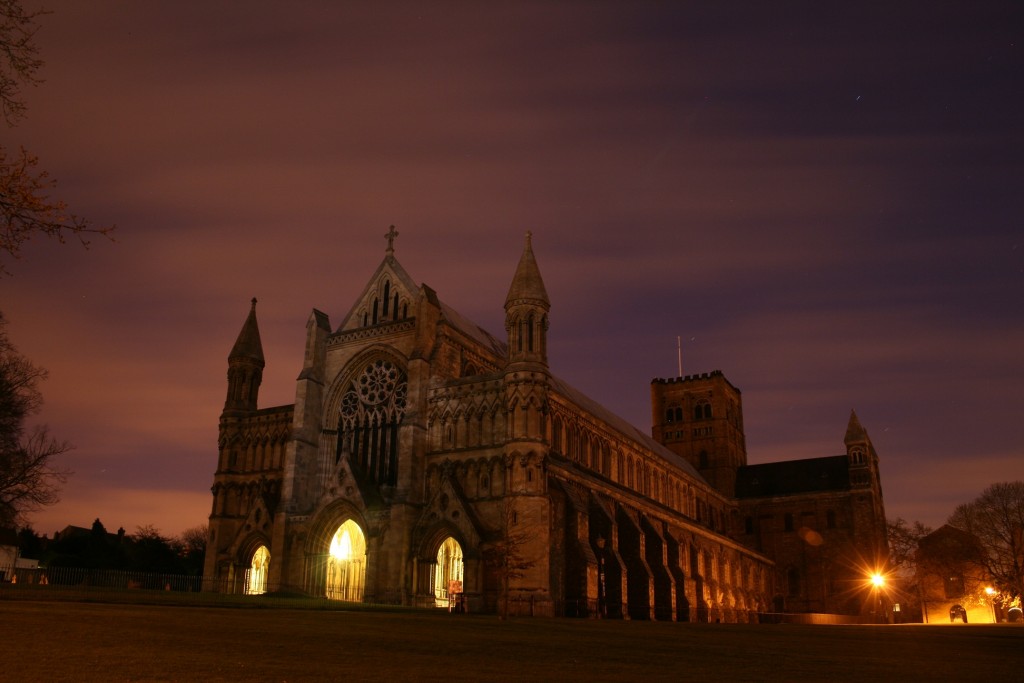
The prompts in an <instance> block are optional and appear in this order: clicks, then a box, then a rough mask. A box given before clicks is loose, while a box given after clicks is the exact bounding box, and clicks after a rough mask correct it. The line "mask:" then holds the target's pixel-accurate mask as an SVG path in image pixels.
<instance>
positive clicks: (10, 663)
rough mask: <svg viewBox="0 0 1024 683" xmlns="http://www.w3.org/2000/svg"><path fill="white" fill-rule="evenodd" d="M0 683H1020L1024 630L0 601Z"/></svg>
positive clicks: (1023, 653) (1023, 667)
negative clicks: (699, 682) (506, 618)
mask: <svg viewBox="0 0 1024 683" xmlns="http://www.w3.org/2000/svg"><path fill="white" fill-rule="evenodd" d="M0 680H3V681H11V682H13V681H79V682H83V683H85V682H89V681H253V682H255V681H689V680H703V681H765V680H771V681H951V682H957V683H958V682H962V681H987V682H992V683H996V682H1001V681H1022V680H1024V626H1011V625H980V624H979V625H974V624H971V625H956V626H950V625H935V626H922V625H902V626H807V625H787V624H780V625H729V624H669V623H650V622H635V621H634V622H622V621H603V622H601V621H585V620H569V619H558V620H544V619H513V620H510V621H500V620H499V619H497V618H496V617H493V616H474V615H448V614H446V613H433V612H374V611H353V612H345V611H316V610H296V609H238V608H216V607H177V606H153V605H111V604H90V603H69V602H22V601H4V600H0Z"/></svg>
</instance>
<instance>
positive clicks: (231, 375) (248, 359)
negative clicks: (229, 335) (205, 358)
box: [224, 297, 266, 411]
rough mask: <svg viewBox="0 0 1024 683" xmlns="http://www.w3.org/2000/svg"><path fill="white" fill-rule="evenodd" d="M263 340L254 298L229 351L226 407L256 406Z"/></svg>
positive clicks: (247, 407)
mask: <svg viewBox="0 0 1024 683" xmlns="http://www.w3.org/2000/svg"><path fill="white" fill-rule="evenodd" d="M265 365H266V362H265V361H264V359H263V343H262V342H261V341H260V328H259V325H258V324H257V323H256V299H255V297H254V298H253V300H252V308H250V309H249V316H248V317H247V318H246V319H245V322H244V323H243V324H242V330H241V332H239V333H238V339H236V340H235V345H234V346H232V347H231V353H229V354H228V395H227V399H225V401H224V410H225V411H252V410H256V399H257V397H258V395H259V390H260V384H261V383H262V382H263V367H264V366H265Z"/></svg>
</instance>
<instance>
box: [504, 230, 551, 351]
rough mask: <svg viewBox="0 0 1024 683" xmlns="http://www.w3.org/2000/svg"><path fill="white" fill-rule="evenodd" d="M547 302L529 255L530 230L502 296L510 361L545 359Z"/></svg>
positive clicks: (546, 295) (530, 245) (531, 256)
mask: <svg viewBox="0 0 1024 683" xmlns="http://www.w3.org/2000/svg"><path fill="white" fill-rule="evenodd" d="M550 310H551V302H550V301H549V300H548V292H547V290H546V289H545V288H544V279H543V278H542V277H541V276H540V268H538V267H537V259H536V258H534V256H533V246H532V244H531V234H530V233H529V232H527V233H526V246H525V247H524V248H523V255H522V256H520V257H519V265H518V266H517V267H516V274H515V275H514V276H513V277H512V285H511V286H510V287H509V288H508V296H507V297H505V331H506V332H507V333H508V358H509V360H510V361H511V362H514V363H537V364H540V365H544V366H547V363H548V344H547V334H548V311H550Z"/></svg>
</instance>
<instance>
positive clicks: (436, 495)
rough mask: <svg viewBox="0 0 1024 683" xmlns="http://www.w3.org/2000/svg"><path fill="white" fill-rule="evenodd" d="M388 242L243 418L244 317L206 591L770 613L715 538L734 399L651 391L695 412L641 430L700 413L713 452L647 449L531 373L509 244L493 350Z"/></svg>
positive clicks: (744, 560) (732, 460) (741, 563)
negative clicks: (506, 283)
mask: <svg viewBox="0 0 1024 683" xmlns="http://www.w3.org/2000/svg"><path fill="white" fill-rule="evenodd" d="M395 235H396V233H394V231H393V230H392V232H391V233H389V235H388V250H387V252H386V255H385V258H384V260H383V261H382V262H381V264H380V265H379V267H378V268H377V270H376V271H375V272H374V274H373V276H372V277H371V278H370V280H369V282H368V283H367V285H366V286H365V288H364V289H363V291H362V292H361V293H360V294H359V296H358V297H357V299H356V301H355V303H354V304H353V306H352V308H351V310H350V311H349V313H348V315H347V316H346V317H345V318H344V320H342V321H341V323H340V325H338V326H337V327H336V328H334V327H332V325H331V323H330V321H329V319H328V317H327V315H325V314H323V313H321V312H320V311H316V310H314V311H313V312H312V314H311V315H310V317H309V320H308V323H307V334H306V347H305V354H304V360H303V367H302V369H301V372H300V373H299V377H298V380H297V387H296V395H295V403H294V404H293V405H288V406H280V407H275V408H263V409H260V408H258V407H257V397H258V389H259V384H260V380H261V378H262V371H263V368H264V358H263V351H262V345H261V343H260V338H259V329H258V325H257V321H256V312H255V307H256V302H255V300H254V301H253V305H252V309H251V310H250V312H249V316H248V318H247V319H246V321H245V323H244V325H243V327H242V331H241V333H240V334H239V337H238V339H237V340H236V342H235V346H234V347H233V349H232V351H231V353H230V355H229V359H228V394H227V400H226V402H225V407H224V411H223V413H222V414H221V420H220V439H219V460H218V466H217V471H216V474H215V475H214V484H213V489H212V490H213V510H212V514H211V516H210V542H209V546H208V551H207V556H206V567H205V575H206V577H207V579H208V580H209V581H212V582H213V583H214V584H215V585H216V586H217V587H218V590H222V591H228V592H251V593H259V592H264V591H274V590H281V591H301V592H303V593H307V594H312V595H319V596H326V597H330V598H337V599H346V600H364V601H370V602H391V603H400V604H406V605H421V606H439V607H449V608H459V609H463V608H465V609H469V610H472V611H480V610H484V611H493V610H496V609H499V607H507V609H509V610H510V611H511V612H513V613H519V614H533V615H545V616H560V615H568V616H608V617H621V618H639V619H664V620H701V621H709V620H710V621H717V620H721V621H741V620H748V619H751V618H754V615H756V613H758V612H764V611H767V610H769V609H770V607H771V604H772V603H771V600H772V597H773V595H774V594H775V593H776V591H777V584H778V579H777V569H776V564H775V563H774V562H773V561H772V559H771V557H770V555H768V554H767V549H759V548H758V545H757V544H756V543H752V542H751V541H750V539H748V538H744V537H743V535H742V534H739V533H736V529H737V528H738V527H737V526H736V525H737V524H738V523H739V522H738V521H737V520H738V519H740V518H741V510H742V509H745V508H742V505H744V503H742V502H741V501H740V500H738V499H737V498H736V496H735V490H734V489H735V488H736V485H737V484H736V482H737V476H738V475H737V473H738V472H740V471H741V470H742V467H743V466H745V464H746V453H745V447H744V446H743V428H742V414H741V412H740V410H741V406H740V402H739V392H738V390H735V389H732V388H731V385H729V384H728V382H727V381H725V380H724V377H722V376H721V373H713V374H712V375H709V376H703V377H705V380H706V381H705V380H699V381H694V380H683V379H680V380H679V381H678V382H676V381H671V380H670V381H664V380H662V381H660V382H662V384H661V385H658V382H659V381H658V380H656V381H655V384H653V385H652V386H654V387H657V386H663V387H665V388H666V390H667V389H669V388H672V387H675V388H679V387H682V386H684V385H685V386H687V387H696V386H697V385H698V384H702V383H703V384H702V386H703V385H704V384H706V385H707V386H703V388H702V389H701V391H702V392H704V394H707V395H706V396H705V395H704V394H702V395H701V396H696V395H694V396H693V397H689V398H683V397H682V396H680V397H675V396H670V395H668V394H671V391H667V393H666V392H659V391H658V390H655V391H653V393H652V396H653V397H654V399H655V401H654V403H655V406H656V407H655V415H656V416H657V415H658V414H659V412H660V413H661V414H662V415H663V416H664V414H665V411H666V410H667V409H668V408H667V404H666V403H665V401H667V402H668V403H669V404H671V408H672V413H671V415H672V418H673V424H676V421H675V416H676V412H675V408H676V407H677V405H676V404H677V403H678V404H679V406H678V407H680V408H681V409H682V408H684V407H685V410H688V411H689V412H688V413H687V415H688V416H692V415H695V414H696V411H698V410H700V411H701V413H700V415H701V419H702V420H703V419H704V417H703V416H704V412H703V411H704V410H705V409H704V406H705V405H710V406H711V408H710V412H709V413H708V415H709V417H708V418H707V419H708V425H709V426H711V427H713V429H712V431H713V432H714V433H715V434H716V436H715V440H714V441H713V444H714V447H711V448H704V447H698V444H697V443H696V442H695V441H692V442H691V441H687V442H686V444H684V440H683V439H682V438H680V439H674V437H673V439H668V438H665V434H666V433H668V431H669V430H666V429H665V427H666V425H664V424H662V422H663V421H659V420H658V418H657V417H656V420H655V424H656V427H655V432H654V435H655V436H654V438H652V437H650V436H648V435H646V434H644V433H643V432H641V431H639V430H637V429H636V428H634V427H633V426H632V425H630V424H628V423H627V422H625V421H624V420H622V419H621V418H619V417H617V416H615V415H613V414H611V413H610V412H609V411H607V410H606V409H605V408H603V407H601V406H600V405H598V404H597V403H595V402H594V401H592V400H591V399H589V398H587V397H586V396H584V395H582V394H581V393H579V392H578V391H576V390H575V389H573V388H572V387H571V386H569V385H568V384H566V383H565V382H564V381H562V380H561V379H559V378H558V377H556V376H555V375H553V374H552V373H551V370H550V368H549V366H548V359H547V335H548V327H549V314H550V308H551V306H550V302H549V300H548V295H547V292H546V290H545V288H544V283H543V279H542V278H541V274H540V269H539V268H538V266H537V262H536V259H535V257H534V254H533V250H532V246H531V244H530V238H529V236H527V241H526V246H525V248H524V251H523V253H522V256H521V258H520V261H519V264H518V267H517V268H516V271H515V274H514V276H513V278H512V284H511V286H510V288H509V292H508V296H507V298H506V301H505V313H506V325H505V327H506V329H505V335H504V337H503V338H501V339H498V338H496V337H494V336H492V335H491V334H489V333H488V332H486V331H484V330H483V329H481V328H480V327H478V326H477V325H475V324H473V323H472V322H471V321H469V320H467V319H465V318H464V317H462V316H461V315H459V314H458V313H457V312H456V311H454V310H453V309H451V308H450V307H449V306H447V305H446V304H444V303H443V302H442V301H441V300H440V299H439V298H438V296H437V294H436V293H435V292H434V291H433V290H432V289H430V288H429V287H428V286H426V285H416V284H415V282H414V281H413V280H412V279H411V278H410V277H409V275H408V274H407V273H406V272H405V270H404V269H403V268H402V266H401V265H400V264H399V262H398V261H397V259H396V258H395V256H394V249H393V240H394V237H395ZM662 394H664V395H662ZM691 399H692V401H695V402H691V403H687V402H686V401H691ZM659 401H661V403H659ZM702 401H707V402H708V403H705V402H702ZM718 415H722V416H723V419H722V420H721V421H718V417H717V416H718ZM680 416H681V418H682V414H680ZM688 420H689V418H686V420H682V419H681V420H680V422H684V423H685V422H686V421H688ZM688 426H690V425H688ZM671 431H672V433H674V430H671ZM693 438H696V437H693ZM684 446H685V447H684ZM702 453H704V455H702ZM702 458H704V460H702ZM705 460H706V462H705ZM879 500H880V499H879Z"/></svg>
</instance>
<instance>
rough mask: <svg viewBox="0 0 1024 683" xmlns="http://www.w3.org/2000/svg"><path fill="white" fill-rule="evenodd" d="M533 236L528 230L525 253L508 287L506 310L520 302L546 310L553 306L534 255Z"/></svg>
mask: <svg viewBox="0 0 1024 683" xmlns="http://www.w3.org/2000/svg"><path fill="white" fill-rule="evenodd" d="M531 238H532V233H529V232H527V233H526V246H525V247H524V248H523V255H522V256H521V257H520V258H519V266H518V267H517V268H516V274H515V276H514V277H513V278H512V285H511V286H510V287H509V288H508V296H507V297H505V310H506V311H507V310H508V309H509V307H510V306H514V305H516V304H519V303H530V304H535V305H540V306H542V307H543V309H544V310H545V311H547V310H549V309H550V308H551V302H550V301H549V300H548V292H547V290H546V289H545V288H544V279H543V278H542V277H541V276H540V268H538V267H537V259H536V258H534V256H533V246H532V245H531Z"/></svg>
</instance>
